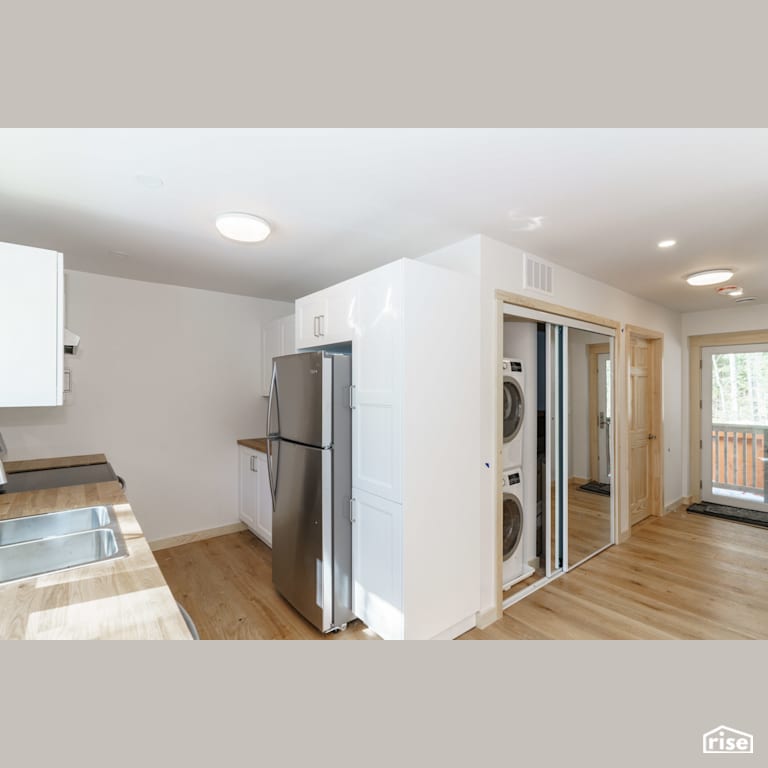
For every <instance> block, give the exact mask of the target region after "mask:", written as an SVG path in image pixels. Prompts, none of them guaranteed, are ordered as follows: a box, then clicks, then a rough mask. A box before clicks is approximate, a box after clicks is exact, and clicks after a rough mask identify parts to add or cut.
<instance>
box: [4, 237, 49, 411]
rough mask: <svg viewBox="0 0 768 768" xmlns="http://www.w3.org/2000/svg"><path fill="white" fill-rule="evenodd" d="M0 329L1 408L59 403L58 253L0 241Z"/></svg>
mask: <svg viewBox="0 0 768 768" xmlns="http://www.w3.org/2000/svg"><path fill="white" fill-rule="evenodd" d="M0 328H2V339H3V344H2V351H0V407H15V406H39V405H61V404H62V403H63V397H64V394H63V393H64V387H63V378H64V263H63V256H62V254H60V253H58V252H56V251H49V250H44V249H43V248H31V247H29V246H26V245H15V244H13V243H0Z"/></svg>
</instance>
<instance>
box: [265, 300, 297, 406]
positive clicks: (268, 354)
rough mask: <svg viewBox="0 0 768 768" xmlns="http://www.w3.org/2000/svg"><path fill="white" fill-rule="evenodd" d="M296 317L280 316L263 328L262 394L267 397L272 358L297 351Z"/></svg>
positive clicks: (270, 380) (270, 378) (270, 379)
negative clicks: (295, 338)
mask: <svg viewBox="0 0 768 768" xmlns="http://www.w3.org/2000/svg"><path fill="white" fill-rule="evenodd" d="M294 336H295V318H294V316H293V315H288V316H287V317H279V318H277V319H276V320H272V321H271V322H270V323H267V324H266V325H265V326H264V328H263V330H262V340H261V349H262V359H261V394H262V395H264V396H265V397H267V396H268V395H269V387H270V384H271V382H272V358H273V357H280V356H281V355H291V354H293V353H294V352H295V351H296V344H295V341H294Z"/></svg>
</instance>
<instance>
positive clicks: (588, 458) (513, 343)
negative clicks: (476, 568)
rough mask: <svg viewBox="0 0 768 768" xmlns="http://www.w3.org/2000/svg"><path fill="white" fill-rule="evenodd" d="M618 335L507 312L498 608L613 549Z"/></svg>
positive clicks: (527, 312) (507, 308)
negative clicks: (500, 583) (606, 549)
mask: <svg viewBox="0 0 768 768" xmlns="http://www.w3.org/2000/svg"><path fill="white" fill-rule="evenodd" d="M616 330H617V329H616V328H615V327H614V326H610V325H605V326H603V325H599V324H596V323H589V322H585V321H581V320H578V319H575V318H569V317H565V316H560V315H555V314H550V313H547V312H542V311H539V310H536V309H531V308H528V307H523V306H517V305H513V304H507V303H505V304H504V305H503V339H502V344H501V360H500V361H499V367H498V370H499V372H500V381H499V390H500V401H501V402H500V406H501V413H500V425H499V426H500V428H499V432H500V436H501V454H500V459H501V467H500V469H501V483H500V490H499V493H500V495H501V499H500V502H501V503H500V505H499V506H500V516H501V521H500V523H501V525H500V528H501V536H500V538H501V544H500V547H499V550H500V551H499V557H500V559H501V581H502V589H503V598H502V599H503V605H504V607H507V606H508V605H511V604H512V603H514V602H516V601H517V600H519V599H521V598H523V597H525V596H526V595H527V594H529V593H530V592H532V591H534V590H536V589H538V588H539V587H540V586H542V585H544V584H546V583H547V582H548V581H550V580H552V579H554V578H557V577H558V576H560V575H561V574H562V573H564V572H566V571H568V570H570V569H573V568H576V567H577V566H579V565H581V564H582V563H583V562H585V561H586V560H588V559H589V558H591V557H592V556H594V555H596V554H597V553H599V552H601V551H602V550H604V549H605V548H607V547H609V546H611V544H613V543H614V542H615V540H616V530H617V526H616V523H615V513H616V503H615V497H616V482H615V476H616V473H615V472H614V470H613V467H614V461H615V447H614V446H615V439H614V419H613V405H614V403H615V400H616V396H615V389H616V382H615V376H614V375H613V371H614V362H613V361H614V356H615V344H614V342H615V336H616Z"/></svg>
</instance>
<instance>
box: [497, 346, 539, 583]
mask: <svg viewBox="0 0 768 768" xmlns="http://www.w3.org/2000/svg"><path fill="white" fill-rule="evenodd" d="M501 369H502V389H503V393H504V401H503V412H502V419H503V438H504V442H503V448H502V462H503V469H502V508H503V523H502V556H503V568H502V582H503V587H504V589H508V588H509V587H511V586H512V585H513V584H516V583H517V582H518V581H521V580H522V579H525V578H527V577H528V576H530V575H531V574H532V573H533V572H534V569H533V568H532V567H531V566H530V565H529V564H528V562H527V560H526V557H525V554H526V553H525V539H526V538H529V535H530V534H529V533H528V529H529V527H530V526H531V525H532V526H534V527H535V525H536V517H535V511H534V514H533V515H531V514H530V510H527V509H526V497H525V478H524V476H523V443H524V435H525V430H524V429H523V425H524V423H525V419H526V392H525V366H524V363H523V361H522V360H519V359H515V358H508V357H505V358H504V359H503V360H502V365H501ZM531 400H532V402H533V401H534V398H533V397H532V398H531ZM533 404H534V406H535V402H534V403H533ZM528 418H534V419H535V418H536V411H535V408H534V409H533V411H532V413H531V415H530V416H528Z"/></svg>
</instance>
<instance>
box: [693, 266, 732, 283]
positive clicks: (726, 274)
mask: <svg viewBox="0 0 768 768" xmlns="http://www.w3.org/2000/svg"><path fill="white" fill-rule="evenodd" d="M732 277H733V270H732V269H728V268H727V267H718V269H705V270H702V271H701V272H693V273H692V274H690V275H686V276H685V280H686V282H687V283H688V285H717V284H718V283H724V282H725V281H726V280H730V279H731V278H732Z"/></svg>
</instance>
